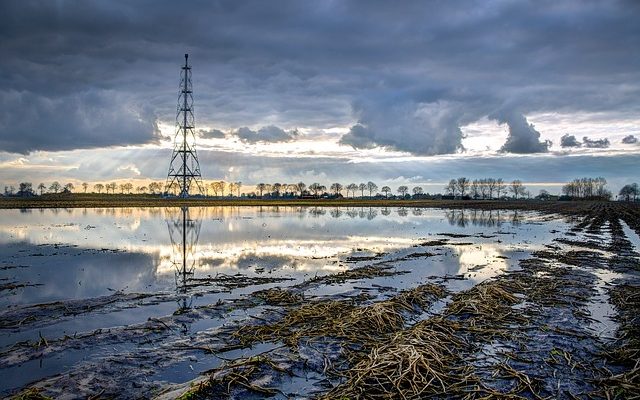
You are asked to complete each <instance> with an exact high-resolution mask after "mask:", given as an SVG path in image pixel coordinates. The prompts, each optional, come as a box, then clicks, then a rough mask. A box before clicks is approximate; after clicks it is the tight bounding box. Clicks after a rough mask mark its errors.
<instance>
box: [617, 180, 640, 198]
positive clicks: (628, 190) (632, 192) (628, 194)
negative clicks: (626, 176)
mask: <svg viewBox="0 0 640 400" xmlns="http://www.w3.org/2000/svg"><path fill="white" fill-rule="evenodd" d="M618 195H619V196H620V197H622V198H623V199H624V200H625V201H631V199H633V201H636V198H637V197H638V196H640V188H639V187H638V184H637V183H631V184H628V185H624V186H623V187H622V189H620V192H619V193H618Z"/></svg>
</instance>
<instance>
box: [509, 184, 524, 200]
mask: <svg viewBox="0 0 640 400" xmlns="http://www.w3.org/2000/svg"><path fill="white" fill-rule="evenodd" d="M509 190H510V191H511V193H513V196H514V197H515V199H516V200H518V196H523V195H524V194H525V193H526V191H527V189H526V188H525V187H524V185H523V184H522V181H520V180H519V179H516V180H514V181H512V182H511V186H510V187H509Z"/></svg>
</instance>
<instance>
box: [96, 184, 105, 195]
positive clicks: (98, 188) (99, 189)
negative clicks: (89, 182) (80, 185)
mask: <svg viewBox="0 0 640 400" xmlns="http://www.w3.org/2000/svg"><path fill="white" fill-rule="evenodd" d="M93 190H95V191H96V192H98V193H101V192H102V191H103V190H104V185H103V184H102V183H96V184H95V185H93Z"/></svg>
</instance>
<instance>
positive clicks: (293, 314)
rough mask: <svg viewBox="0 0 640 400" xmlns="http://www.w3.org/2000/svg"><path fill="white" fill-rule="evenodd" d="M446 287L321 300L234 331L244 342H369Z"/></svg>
mask: <svg viewBox="0 0 640 400" xmlns="http://www.w3.org/2000/svg"><path fill="white" fill-rule="evenodd" d="M444 295H445V291H444V289H443V288H442V287H440V286H436V285H432V284H427V285H422V286H419V287H417V288H414V289H411V290H407V291H403V292H401V293H399V294H398V295H397V296H395V297H393V298H391V299H388V300H384V301H380V302H376V303H373V304H370V305H367V306H357V305H356V304H354V303H353V302H352V301H335V300H331V301H318V302H312V303H308V304H303V305H301V306H299V307H295V308H292V309H290V310H288V311H287V313H286V314H285V316H284V317H283V318H282V319H281V320H280V321H277V322H275V323H272V324H265V325H245V326H242V327H240V328H239V329H238V330H237V331H235V332H234V333H233V334H232V337H234V338H235V339H236V340H238V341H239V342H240V344H241V345H245V346H246V345H251V344H254V343H258V342H265V341H273V340H282V341H284V343H286V344H287V345H288V346H290V347H292V348H295V347H297V345H298V344H299V343H300V341H301V340H302V339H303V338H306V339H307V340H314V339H318V338H326V337H332V338H339V339H345V340H347V341H348V342H349V343H356V344H365V343H368V342H370V341H373V340H376V339H379V338H380V335H383V334H386V333H389V332H393V331H396V330H399V329H402V328H403V326H404V323H405V316H404V315H403V312H405V311H415V310H416V309H418V308H424V307H426V306H427V305H428V304H431V303H432V302H433V301H434V300H435V299H437V298H440V297H443V296H444Z"/></svg>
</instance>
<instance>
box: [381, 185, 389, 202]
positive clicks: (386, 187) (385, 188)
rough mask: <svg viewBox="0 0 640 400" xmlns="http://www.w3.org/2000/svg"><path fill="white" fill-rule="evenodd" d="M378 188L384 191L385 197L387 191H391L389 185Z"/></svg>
mask: <svg viewBox="0 0 640 400" xmlns="http://www.w3.org/2000/svg"><path fill="white" fill-rule="evenodd" d="M380 190H381V191H382V193H384V198H385V199H386V198H388V197H389V193H391V188H390V187H389V186H383V187H382V189H380Z"/></svg>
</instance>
